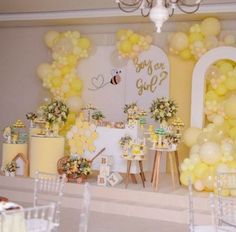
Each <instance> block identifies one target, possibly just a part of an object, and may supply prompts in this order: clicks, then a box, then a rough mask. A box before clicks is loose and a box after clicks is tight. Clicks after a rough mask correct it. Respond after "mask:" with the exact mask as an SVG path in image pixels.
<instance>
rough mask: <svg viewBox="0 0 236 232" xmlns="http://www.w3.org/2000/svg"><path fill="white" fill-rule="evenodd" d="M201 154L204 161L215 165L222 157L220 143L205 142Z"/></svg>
mask: <svg viewBox="0 0 236 232" xmlns="http://www.w3.org/2000/svg"><path fill="white" fill-rule="evenodd" d="M199 154H200V158H201V160H202V161H203V162H205V163H206V164H209V165H213V164H215V163H216V162H218V161H219V160H220V158H221V150H220V145H219V144H217V143H214V142H206V143H203V144H202V146H201V147H200V150H199Z"/></svg>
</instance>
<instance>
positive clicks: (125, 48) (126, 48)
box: [120, 40, 132, 53]
mask: <svg viewBox="0 0 236 232" xmlns="http://www.w3.org/2000/svg"><path fill="white" fill-rule="evenodd" d="M120 50H121V52H123V53H130V52H131V51H132V44H131V42H130V41H128V40H125V41H122V42H121V44H120Z"/></svg>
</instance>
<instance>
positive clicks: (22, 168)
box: [12, 153, 29, 176]
mask: <svg viewBox="0 0 236 232" xmlns="http://www.w3.org/2000/svg"><path fill="white" fill-rule="evenodd" d="M12 161H14V162H15V163H16V165H17V167H18V168H17V169H16V176H28V175H29V161H28V160H27V159H26V158H25V156H24V155H23V154H22V153H18V154H17V155H16V156H15V157H14V158H13V159H12Z"/></svg>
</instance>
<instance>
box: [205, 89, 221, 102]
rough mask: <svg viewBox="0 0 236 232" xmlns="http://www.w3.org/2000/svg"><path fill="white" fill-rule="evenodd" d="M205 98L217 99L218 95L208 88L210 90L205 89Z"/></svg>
mask: <svg viewBox="0 0 236 232" xmlns="http://www.w3.org/2000/svg"><path fill="white" fill-rule="evenodd" d="M205 98H206V100H213V101H217V100H218V99H219V96H218V95H217V94H216V92H215V91H213V90H210V91H207V93H206V96H205Z"/></svg>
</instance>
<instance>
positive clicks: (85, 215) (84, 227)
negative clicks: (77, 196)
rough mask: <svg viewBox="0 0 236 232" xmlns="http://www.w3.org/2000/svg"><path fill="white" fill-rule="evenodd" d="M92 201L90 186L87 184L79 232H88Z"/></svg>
mask: <svg viewBox="0 0 236 232" xmlns="http://www.w3.org/2000/svg"><path fill="white" fill-rule="evenodd" d="M90 199H91V196H90V189H89V184H88V183H87V182H86V183H85V184H84V194H83V203H82V208H81V213H80V224H79V232H87V231H88V220H89V206H90Z"/></svg>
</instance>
